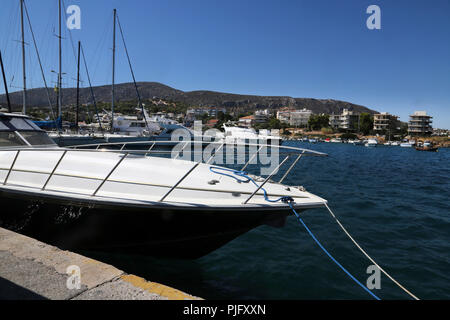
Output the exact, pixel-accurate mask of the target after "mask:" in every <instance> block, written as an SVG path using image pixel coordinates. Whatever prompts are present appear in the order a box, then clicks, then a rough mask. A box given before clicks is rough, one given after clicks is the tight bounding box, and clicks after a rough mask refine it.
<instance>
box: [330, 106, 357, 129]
mask: <svg viewBox="0 0 450 320" xmlns="http://www.w3.org/2000/svg"><path fill="white" fill-rule="evenodd" d="M358 122H359V113H357V112H355V111H352V110H348V109H344V110H343V111H342V113H341V114H331V115H330V117H329V124H330V127H332V128H333V129H344V130H354V129H357V128H358Z"/></svg>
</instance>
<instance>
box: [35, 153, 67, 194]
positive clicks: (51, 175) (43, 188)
mask: <svg viewBox="0 0 450 320" xmlns="http://www.w3.org/2000/svg"><path fill="white" fill-rule="evenodd" d="M66 153H67V150H65V151H64V152H63V154H62V155H61V157H60V158H59V160H58V162H57V163H56V165H55V167H54V168H53V170H52V172H51V174H50V175H49V176H48V178H47V181H45V183H44V186H43V187H42V188H41V190H42V191H44V190H45V187H46V186H47V184H48V183H49V181H50V179H51V178H52V177H53V175H54V174H55V171H56V169H57V168H58V167H59V164H60V163H61V161H62V159H63V158H64V157H65V155H66Z"/></svg>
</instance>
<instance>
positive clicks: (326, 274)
mask: <svg viewBox="0 0 450 320" xmlns="http://www.w3.org/2000/svg"><path fill="white" fill-rule="evenodd" d="M287 144H290V145H294V146H299V147H306V148H311V149H314V150H317V151H322V152H326V153H328V154H329V157H325V158H319V157H304V158H303V159H302V160H301V161H300V162H299V164H298V166H297V168H296V169H295V172H293V173H292V174H291V175H290V177H289V178H288V179H287V180H286V181H285V182H286V184H292V185H303V186H304V187H305V188H306V189H307V190H308V191H310V192H312V193H315V194H317V195H319V196H321V197H323V198H325V199H327V200H328V201H329V205H330V207H331V208H332V210H333V211H334V212H335V214H336V215H337V216H338V218H339V219H340V221H341V222H342V223H343V224H344V226H345V227H346V228H347V230H349V232H350V233H351V234H352V235H353V237H354V238H355V239H356V240H357V241H358V242H359V243H360V244H361V246H362V247H363V248H364V249H365V250H366V251H367V252H368V253H369V255H371V256H372V257H373V258H374V259H375V261H377V262H378V263H379V264H380V265H381V266H382V267H383V268H384V269H385V270H387V271H388V272H389V273H390V274H391V275H392V276H393V277H394V278H395V279H397V280H398V281H399V282H400V283H402V284H403V285H404V286H405V287H406V288H408V289H409V290H410V291H412V292H413V293H414V294H416V295H417V296H418V297H419V298H422V299H450V274H449V270H450V150H449V149H440V150H439V152H437V153H433V152H418V151H416V150H414V149H411V148H400V147H385V146H380V147H377V148H366V147H364V146H353V145H348V144H337V143H318V144H312V145H311V144H309V143H302V142H288V143H287ZM250 171H251V170H250ZM302 218H303V219H304V221H305V223H306V224H307V225H308V226H309V228H310V229H311V230H312V231H313V232H314V233H315V235H316V236H317V238H318V239H319V240H320V241H321V242H322V244H323V245H324V246H325V248H327V249H328V250H329V251H330V253H331V254H332V255H333V256H334V257H336V258H337V260H338V261H340V262H341V263H342V264H343V265H344V267H346V268H347V270H349V271H350V272H351V273H352V274H353V275H354V276H355V277H356V278H357V279H359V280H360V281H361V282H363V283H366V279H367V277H368V276H369V274H367V273H366V269H367V267H368V266H369V265H370V264H371V263H370V261H368V260H367V259H366V258H365V257H364V256H363V255H362V254H361V253H360V252H359V251H358V249H357V248H356V247H355V246H354V245H353V244H352V243H351V242H350V240H349V239H348V238H347V237H346V236H345V234H344V233H343V232H342V231H341V229H340V228H339V227H338V225H337V224H336V223H335V222H334V220H333V219H332V218H331V216H330V215H329V213H328V212H327V211H326V210H325V209H312V210H307V211H304V212H303V213H302ZM103 258H104V257H103ZM103 260H105V259H103ZM106 260H108V261H109V262H111V263H113V264H114V265H115V266H117V267H119V268H121V269H123V270H125V271H126V272H129V273H134V274H137V275H140V276H142V277H144V278H146V279H148V280H151V281H156V282H161V283H164V284H166V285H171V286H173V287H175V288H178V289H181V290H184V291H186V292H189V293H191V294H194V295H197V296H201V297H203V298H206V299H371V297H370V296H369V295H368V294H367V293H366V292H365V291H364V290H363V289H361V288H360V287H359V286H357V285H356V284H355V283H354V282H352V281H351V280H350V279H349V278H348V276H347V275H346V274H344V273H343V272H342V271H341V270H340V269H339V268H338V267H337V266H336V265H335V264H334V263H333V262H331V260H329V258H328V257H327V256H326V255H325V254H324V253H323V252H322V251H321V250H320V249H319V248H318V247H317V245H316V244H315V243H314V242H313V240H312V239H311V238H310V236H309V235H308V234H307V233H306V231H305V230H304V229H303V227H302V226H301V225H300V224H299V223H298V221H297V220H296V219H295V217H294V216H290V217H289V218H288V220H287V223H286V226H285V227H284V228H280V229H275V228H271V227H266V226H262V227H259V228H257V229H255V230H252V231H251V232H249V233H247V234H245V235H243V236H241V237H239V238H238V239H236V240H234V241H232V242H231V243H229V244H227V245H226V246H224V247H222V248H221V249H219V250H217V251H215V252H213V253H211V254H209V255H207V256H205V257H203V258H201V259H198V260H195V261H178V260H162V259H153V258H138V257H127V259H126V260H125V261H124V260H123V257H107V259H106ZM374 292H375V294H377V295H378V296H379V297H381V298H382V299H408V298H409V297H408V296H407V295H406V293H404V292H403V291H401V290H400V289H399V288H398V287H396V286H395V285H394V284H393V283H392V282H391V281H390V280H389V279H388V278H387V277H385V276H384V275H382V276H381V289H380V290H374Z"/></svg>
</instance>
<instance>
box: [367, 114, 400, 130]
mask: <svg viewBox="0 0 450 320" xmlns="http://www.w3.org/2000/svg"><path fill="white" fill-rule="evenodd" d="M397 126H398V116H394V115H392V114H390V113H388V112H381V113H377V114H374V115H373V130H375V131H387V130H393V129H395V128H396V127H397Z"/></svg>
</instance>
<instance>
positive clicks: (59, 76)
mask: <svg viewBox="0 0 450 320" xmlns="http://www.w3.org/2000/svg"><path fill="white" fill-rule="evenodd" d="M58 3H59V34H58V38H59V72H58V117H61V113H62V104H61V86H62V85H61V82H62V79H61V75H62V62H61V60H62V59H61V56H62V50H61V0H59V1H58Z"/></svg>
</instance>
